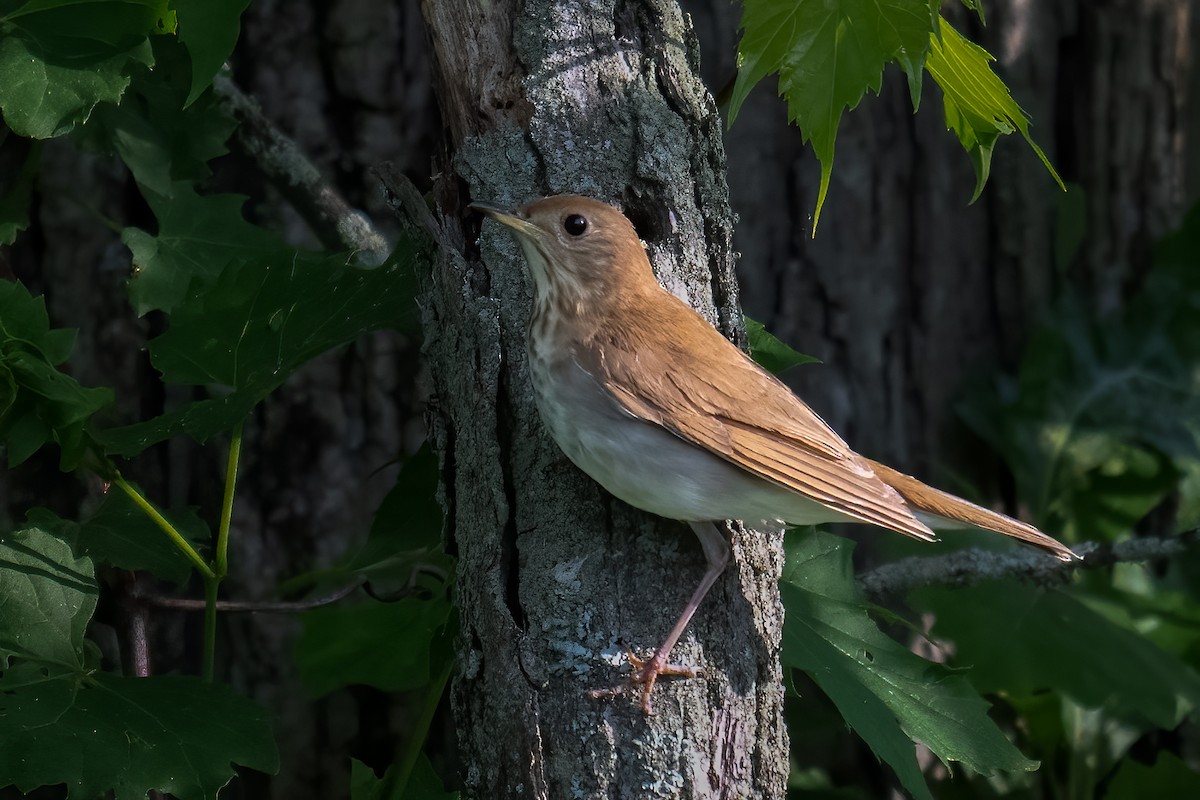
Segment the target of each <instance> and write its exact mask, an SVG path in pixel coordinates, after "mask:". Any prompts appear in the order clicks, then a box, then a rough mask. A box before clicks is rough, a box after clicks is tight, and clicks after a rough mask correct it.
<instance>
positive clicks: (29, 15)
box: [0, 0, 175, 139]
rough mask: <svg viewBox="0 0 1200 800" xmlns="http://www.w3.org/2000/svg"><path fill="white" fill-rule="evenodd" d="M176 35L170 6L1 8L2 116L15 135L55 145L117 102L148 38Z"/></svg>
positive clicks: (144, 1)
mask: <svg viewBox="0 0 1200 800" xmlns="http://www.w3.org/2000/svg"><path fill="white" fill-rule="evenodd" d="M174 28H175V20H174V14H173V13H172V12H170V11H169V10H168V9H167V2H166V0H91V1H90V2H88V1H87V0H76V1H75V2H62V0H4V1H3V2H0V113H3V115H4V121H5V123H6V124H7V125H8V127H9V128H11V129H12V130H13V131H14V132H15V133H16V134H18V135H20V136H28V137H30V138H34V139H49V138H52V137H55V136H61V135H63V134H65V133H69V132H70V131H71V130H72V129H73V128H75V127H76V126H77V125H81V124H83V123H84V122H86V121H87V119H88V116H89V115H90V114H91V113H92V109H94V108H95V107H96V104H97V103H101V102H110V103H115V102H117V101H118V100H120V99H121V95H122V94H123V93H124V91H125V89H126V87H128V86H129V81H130V77H129V76H130V72H131V71H132V70H133V68H134V66H135V65H144V66H150V64H152V63H153V56H152V55H151V49H150V42H149V41H148V39H149V37H151V36H153V35H155V34H160V33H169V32H171V31H173V30H174Z"/></svg>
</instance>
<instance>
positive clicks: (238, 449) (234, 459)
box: [213, 422, 242, 581]
mask: <svg viewBox="0 0 1200 800" xmlns="http://www.w3.org/2000/svg"><path fill="white" fill-rule="evenodd" d="M241 455H242V423H240V422H239V423H238V424H237V426H236V427H235V428H234V429H233V435H232V438H231V439H230V440H229V459H228V460H227V461H226V463H225V498H224V499H223V500H222V502H221V526H220V527H219V528H218V529H217V555H216V559H215V561H214V563H213V566H214V567H216V573H217V580H218V581H219V580H220V579H221V578H224V577H225V576H226V575H227V574H228V572H229V523H230V520H232V519H233V491H234V488H235V487H236V486H237V473H238V459H240V458H241Z"/></svg>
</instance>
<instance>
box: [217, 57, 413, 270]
mask: <svg viewBox="0 0 1200 800" xmlns="http://www.w3.org/2000/svg"><path fill="white" fill-rule="evenodd" d="M213 93H214V94H215V95H216V98H217V103H218V106H219V107H220V109H221V110H222V111H223V112H224V113H225V114H227V115H228V116H229V117H230V118H231V119H233V120H234V121H236V122H237V123H238V127H237V132H236V134H235V135H236V136H237V141H238V144H239V145H241V147H242V149H243V150H244V151H245V152H246V153H247V154H248V155H249V156H251V157H252V158H253V159H254V160H255V162H256V163H257V164H258V167H259V169H260V170H262V172H263V174H264V175H265V176H266V177H267V178H268V179H269V180H270V181H271V183H273V184H274V185H275V186H276V187H277V188H278V189H279V191H281V192H283V194H284V196H285V197H287V199H288V202H290V203H291V204H292V206H293V207H295V209H296V210H297V211H299V212H300V215H301V216H302V217H304V220H305V222H307V223H308V224H309V227H311V228H312V230H313V233H315V234H316V236H317V238H318V239H320V240H321V243H322V244H323V245H325V246H326V247H328V248H330V249H334V250H341V249H345V250H355V251H357V252H358V253H359V256H360V258H361V260H362V262H363V263H364V264H367V265H371V266H376V265H379V264H382V263H383V262H384V260H385V259H387V256H388V252H389V251H390V250H391V247H390V246H389V245H388V241H387V239H386V238H385V237H384V235H383V234H382V233H380V232H379V230H378V229H377V228H376V227H375V225H374V223H372V222H371V220H370V219H368V218H367V216H366V215H365V214H363V213H362V212H361V211H359V210H357V209H355V208H351V206H350V204H349V203H347V202H346V199H345V198H344V197H342V195H341V193H339V192H338V190H337V189H335V188H334V187H333V185H332V184H330V183H329V182H327V181H326V180H325V179H324V178H323V177H322V176H321V172H320V170H318V169H317V167H316V165H314V164H313V163H312V162H311V161H309V160H308V157H307V156H305V155H304V153H303V152H301V150H300V148H299V146H297V144H296V143H295V141H293V140H292V139H291V138H289V137H288V136H286V135H285V134H284V133H283V131H281V130H279V128H277V127H275V125H274V124H273V123H272V122H271V121H270V120H268V119H267V118H266V116H264V115H263V112H262V108H260V107H259V105H258V103H257V102H256V101H255V100H254V99H253V98H252V97H250V96H249V95H247V94H246V93H245V92H243V91H242V90H241V89H239V88H238V87H237V85H236V84H235V83H234V82H233V81H232V80H230V79H229V78H228V77H227V76H225V75H217V77H216V78H214V79H213Z"/></svg>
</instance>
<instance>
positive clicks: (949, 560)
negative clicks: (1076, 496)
mask: <svg viewBox="0 0 1200 800" xmlns="http://www.w3.org/2000/svg"><path fill="white" fill-rule="evenodd" d="M1197 541H1200V529H1195V530H1190V531H1187V532H1185V533H1181V534H1178V535H1176V536H1167V537H1162V538H1142V539H1130V540H1129V541H1126V542H1118V543H1116V544H1104V543H1100V542H1086V543H1084V544H1082V545H1079V546H1077V547H1073V548H1072V549H1074V550H1075V552H1076V553H1078V554H1079V555H1080V556H1082V557H1083V560H1082V561H1072V562H1063V561H1058V560H1057V559H1053V558H1048V557H1047V556H1046V555H1045V554H1043V553H1038V552H1034V551H1032V550H1020V551H1012V552H1007V551H1006V552H999V551H996V550H983V549H979V548H973V549H970V550H959V551H958V552H955V553H950V554H949V555H944V556H914V557H912V558H905V559H902V560H900V561H896V562H894V563H892V564H885V565H883V566H881V567H878V568H876V569H873V570H871V571H870V572H867V573H864V574H862V575H860V576H859V578H858V585H859V587H860V588H861V589H862V590H863V592H864V593H865V594H866V596H867V597H868V598H869V599H870V600H872V601H875V602H878V601H880V600H881V599H883V598H885V597H888V596H893V595H902V594H904V593H905V592H908V591H910V590H912V589H915V588H918V587H921V586H968V585H971V584H974V583H979V582H981V581H988V580H996V579H998V578H1021V579H1022V580H1026V581H1030V582H1032V583H1035V584H1039V585H1042V586H1054V585H1061V584H1063V583H1065V582H1066V581H1067V580H1069V578H1070V576H1071V574H1072V573H1073V572H1074V571H1075V570H1079V569H1097V568H1099V567H1107V566H1109V565H1112V564H1116V563H1120V562H1134V561H1154V560H1157V559H1161V558H1170V557H1172V556H1176V555H1179V554H1180V553H1183V552H1185V551H1186V550H1188V549H1189V548H1191V547H1194V546H1195V544H1196V542H1197Z"/></svg>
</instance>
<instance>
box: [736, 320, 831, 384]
mask: <svg viewBox="0 0 1200 800" xmlns="http://www.w3.org/2000/svg"><path fill="white" fill-rule="evenodd" d="M746 339H747V340H748V341H749V343H750V357H751V358H753V359H754V360H755V361H757V362H758V364H759V366H761V367H762V368H763V369H765V370H767V371H768V372H772V373H774V374H776V375H778V374H779V373H781V372H783V371H785V370H788V369H791V368H792V367H797V366H800V365H801V364H812V363H817V364H820V363H821V361H820V359H817V358H813V357H812V356H806V355H805V354H804V353H800V352H797V351H795V350H793V349H792V348H791V347H789V346H788V345H786V344H784V343H783V342H782V341H780V340H779V339H778V338H777V337H776V336H775V335H774V334H773V333H771V332H770V331H768V330H767V329H766V328H764V327H763V324H762V323H761V322H759V321H758V320H753V319H750V318H749V317H746Z"/></svg>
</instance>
